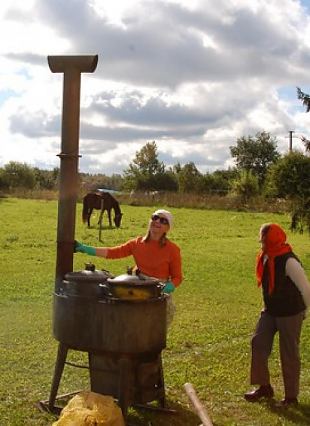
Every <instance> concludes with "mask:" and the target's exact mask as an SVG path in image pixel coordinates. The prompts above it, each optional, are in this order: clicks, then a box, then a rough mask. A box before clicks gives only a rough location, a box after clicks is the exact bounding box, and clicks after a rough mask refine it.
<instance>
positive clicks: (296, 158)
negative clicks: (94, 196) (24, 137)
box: [0, 131, 310, 230]
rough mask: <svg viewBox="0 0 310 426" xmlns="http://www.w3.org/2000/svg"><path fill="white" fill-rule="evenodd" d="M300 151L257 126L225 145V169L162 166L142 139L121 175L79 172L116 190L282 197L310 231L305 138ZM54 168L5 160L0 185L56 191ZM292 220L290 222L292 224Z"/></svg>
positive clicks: (85, 183)
mask: <svg viewBox="0 0 310 426" xmlns="http://www.w3.org/2000/svg"><path fill="white" fill-rule="evenodd" d="M304 143H305V154H303V153H302V152H299V151H292V152H289V153H287V154H285V155H281V154H280V153H279V152H278V150H277V139H276V138H275V137H273V136H272V135H271V134H270V133H268V132H265V131H262V132H259V133H257V134H256V135H255V136H247V137H245V136H243V137H240V138H238V139H237V141H236V144H235V145H233V146H230V148H229V149H230V154H231V157H232V158H233V160H234V163H235V166H234V167H231V168H229V169H228V170H216V171H214V172H213V173H209V172H206V173H202V172H200V171H199V170H198V168H197V167H196V165H195V164H194V162H188V163H186V164H184V165H181V164H180V163H177V164H175V165H174V166H170V167H167V166H166V165H165V164H164V163H163V162H162V161H160V160H159V158H158V150H157V145H156V142H155V141H153V142H148V143H146V144H145V145H144V146H143V147H142V148H141V149H140V150H139V151H137V152H136V154H135V157H134V158H133V160H132V161H131V162H130V164H129V166H128V167H127V168H126V169H125V170H124V171H123V174H122V175H120V174H114V175H112V176H106V175H105V174H95V175H94V174H89V173H80V175H79V177H80V184H81V187H82V188H85V189H86V190H94V189H96V188H106V189H113V190H118V191H129V192H130V191H134V192H153V191H159V192H160V191H165V192H167V191H173V192H179V193H188V194H191V193H192V194H199V195H214V194H216V195H219V196H227V195H235V196H238V197H240V198H241V200H242V202H244V203H247V201H248V200H249V199H250V198H251V197H255V196H258V195H260V196H263V197H266V198H285V199H287V200H289V201H290V203H291V206H292V207H291V210H292V219H293V221H292V226H293V227H295V228H297V227H299V228H300V227H301V229H303V227H304V226H306V227H308V229H309V230H310V213H309V211H310V157H309V156H308V155H307V154H308V153H309V152H310V147H309V144H308V141H307V140H305V142H304ZM58 179H59V169H58V168H54V169H53V170H41V169H39V168H37V167H31V166H29V165H27V164H25V163H19V162H14V161H11V162H9V163H8V164H6V165H5V166H4V167H2V168H0V190H2V191H11V190H13V189H16V188H24V189H30V190H33V189H39V190H57V188H58ZM294 221H295V224H294Z"/></svg>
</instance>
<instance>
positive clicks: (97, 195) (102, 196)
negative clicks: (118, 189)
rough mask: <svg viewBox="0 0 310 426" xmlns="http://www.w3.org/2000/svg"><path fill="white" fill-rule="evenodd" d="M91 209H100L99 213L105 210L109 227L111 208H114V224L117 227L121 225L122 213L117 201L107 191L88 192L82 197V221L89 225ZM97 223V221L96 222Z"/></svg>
mask: <svg viewBox="0 0 310 426" xmlns="http://www.w3.org/2000/svg"><path fill="white" fill-rule="evenodd" d="M93 209H97V210H101V214H103V212H104V211H105V210H106V211H107V213H108V218H109V225H110V228H111V227H112V221H111V210H112V209H113V210H114V214H115V216H114V224H115V226H116V227H117V228H119V227H120V226H121V220H122V216H123V213H122V212H121V209H120V206H119V203H118V201H117V200H116V199H115V198H114V197H112V195H111V194H110V193H109V192H103V191H100V192H90V193H88V194H87V195H85V197H84V198H83V213H82V219H83V222H84V223H85V222H87V224H88V227H90V217H91V214H92V212H93ZM98 223H99V222H98Z"/></svg>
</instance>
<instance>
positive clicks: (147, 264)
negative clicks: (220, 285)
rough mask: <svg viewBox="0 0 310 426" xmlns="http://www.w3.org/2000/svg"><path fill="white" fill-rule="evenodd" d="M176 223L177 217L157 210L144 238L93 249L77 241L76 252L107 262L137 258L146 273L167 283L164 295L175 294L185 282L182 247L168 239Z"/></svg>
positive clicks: (141, 268) (138, 266) (141, 269)
mask: <svg viewBox="0 0 310 426" xmlns="http://www.w3.org/2000/svg"><path fill="white" fill-rule="evenodd" d="M172 224H173V216H172V214H171V213H170V212H169V211H167V210H163V209H160V210H156V211H155V212H154V213H153V214H152V216H151V218H150V221H149V226H148V230H147V233H146V235H145V236H144V237H141V236H140V237H137V238H135V239H132V240H129V241H127V242H126V243H124V244H122V245H120V246H115V247H91V246H87V245H85V244H82V243H79V242H76V244H75V251H76V252H80V253H87V254H88V255H91V256H100V257H104V258H107V259H120V258H123V257H127V256H133V257H134V259H135V262H136V266H137V268H138V269H139V270H140V272H141V273H142V274H144V275H146V276H149V277H154V278H157V279H159V280H160V281H162V282H164V283H165V287H164V292H165V293H172V292H173V291H174V290H175V288H176V287H178V286H179V285H180V284H181V281H182V266H181V253H180V248H179V247H178V246H177V245H176V244H175V243H173V242H171V241H170V240H169V239H168V238H167V234H168V232H169V230H170V229H171V227H172Z"/></svg>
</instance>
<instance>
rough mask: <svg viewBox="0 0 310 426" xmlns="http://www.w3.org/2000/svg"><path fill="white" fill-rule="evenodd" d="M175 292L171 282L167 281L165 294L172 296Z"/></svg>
mask: <svg viewBox="0 0 310 426" xmlns="http://www.w3.org/2000/svg"><path fill="white" fill-rule="evenodd" d="M174 290H175V286H174V284H173V283H172V282H171V281H166V282H165V287H164V289H163V292H164V293H167V294H170V293H173V292H174Z"/></svg>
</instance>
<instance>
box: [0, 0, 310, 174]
mask: <svg viewBox="0 0 310 426" xmlns="http://www.w3.org/2000/svg"><path fill="white" fill-rule="evenodd" d="M309 10H310V3H309V1H305V0H304V1H299V0H281V2H279V0H251V1H248V0H217V2H216V8H214V1H213V0H192V1H191V2H188V1H187V0H147V1H145V0H142V1H138V0H127V1H126V2H124V1H121V0H114V1H113V2H103V1H102V0H66V2H65V3H64V2H63V1H62V0H44V1H39V0H14V2H2V3H1V5H0V31H1V32H2V39H5V40H6V43H2V44H1V46H0V73H1V78H0V131H1V143H0V166H3V165H4V164H6V163H8V162H9V161H23V162H26V163H27V164H30V165H33V166H39V167H41V168H52V167H55V166H58V165H59V158H58V157H57V154H58V153H59V150H60V137H61V136H60V126H61V109H62V76H61V75H58V74H53V73H51V72H50V70H49V68H48V64H47V56H48V55H80V54H98V55H99V62H98V66H97V69H96V71H95V72H94V73H93V74H83V76H82V87H81V126H80V127H81V131H80V153H81V155H82V158H81V160H80V164H79V167H80V170H81V171H84V172H91V173H99V172H100V173H106V174H108V175H111V174H112V173H121V172H122V171H123V170H124V169H125V168H126V167H127V166H128V164H129V162H130V161H132V159H133V158H134V156H135V153H136V151H137V150H139V149H141V147H142V146H143V145H145V144H146V143H147V142H149V141H153V140H155V141H156V144H157V147H158V153H159V158H160V160H161V161H163V162H164V163H165V164H166V165H167V166H171V165H174V164H176V163H177V162H179V163H181V164H185V163H187V162H191V161H193V162H194V163H195V164H196V166H197V167H198V169H199V170H201V171H202V172H206V171H210V172H212V171H214V170H216V169H225V168H227V167H229V166H231V165H232V164H233V163H232V159H231V156H230V150H229V147H230V146H231V145H234V144H235V143H236V141H237V139H238V138H239V137H241V136H249V135H255V134H256V133H257V132H259V131H262V130H264V131H268V132H270V133H271V134H272V135H273V136H275V137H276V138H277V141H278V149H279V151H280V152H281V153H285V152H286V151H287V147H288V141H287V135H288V132H289V130H295V131H296V134H303V135H305V136H306V137H310V114H307V113H306V112H305V108H304V107H303V106H302V104H301V102H300V101H299V100H298V99H297V96H296V86H298V87H301V88H302V90H304V91H305V92H307V93H310V74H309V70H310V15H309V14H310V12H309ZM293 146H294V148H296V149H299V150H303V149H304V146H303V144H302V142H301V141H300V139H298V138H294V143H293Z"/></svg>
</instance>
